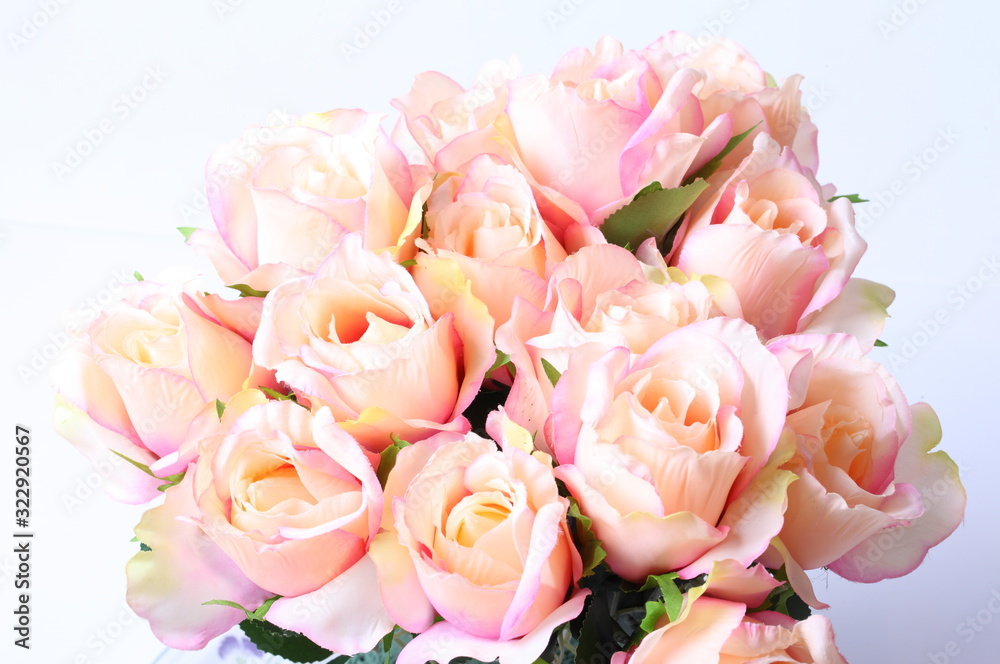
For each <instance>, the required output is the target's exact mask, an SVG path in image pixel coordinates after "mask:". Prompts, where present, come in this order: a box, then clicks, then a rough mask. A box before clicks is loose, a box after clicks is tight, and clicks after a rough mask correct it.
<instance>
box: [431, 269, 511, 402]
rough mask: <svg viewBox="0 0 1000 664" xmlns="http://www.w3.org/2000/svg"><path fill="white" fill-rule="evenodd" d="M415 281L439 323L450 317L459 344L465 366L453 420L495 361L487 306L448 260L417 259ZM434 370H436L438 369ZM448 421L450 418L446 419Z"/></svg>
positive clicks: (492, 325) (470, 398)
mask: <svg viewBox="0 0 1000 664" xmlns="http://www.w3.org/2000/svg"><path fill="white" fill-rule="evenodd" d="M417 260H418V262H417V266H416V267H415V274H416V275H417V276H416V277H415V281H416V283H417V285H418V287H419V288H420V290H421V292H422V293H423V294H424V297H426V298H427V303H428V305H429V306H430V310H431V314H432V315H433V316H434V317H435V318H436V319H438V323H440V322H441V321H440V319H441V318H442V317H447V316H448V314H451V315H452V317H453V318H452V321H453V325H454V327H455V330H456V332H457V333H458V337H459V339H460V340H461V344H462V353H461V355H462V363H463V366H464V369H465V370H464V372H463V378H462V384H461V386H460V389H459V393H458V396H457V398H456V400H455V402H454V404H455V406H454V414H453V416H454V417H457V416H459V415H460V414H461V413H462V411H464V410H465V409H466V407H468V405H469V404H470V403H472V400H473V399H475V397H476V394H478V393H479V388H480V387H482V384H483V379H484V378H485V377H486V372H487V371H488V370H489V368H490V367H491V366H493V362H494V361H496V348H495V347H494V345H493V330H494V321H493V317H492V316H490V313H489V311H488V310H487V308H486V305H485V304H483V302H482V300H480V299H479V298H477V297H476V296H475V295H474V294H473V289H472V284H471V282H470V281H469V280H468V278H466V276H465V275H464V274H463V273H462V270H461V269H460V267H459V265H458V264H457V263H455V262H453V261H449V260H429V261H426V262H425V261H424V259H423V258H418V259H417ZM434 369H435V370H439V369H438V368H437V367H435V368H434ZM449 419H450V418H449Z"/></svg>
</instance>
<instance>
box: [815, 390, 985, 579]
mask: <svg viewBox="0 0 1000 664" xmlns="http://www.w3.org/2000/svg"><path fill="white" fill-rule="evenodd" d="M911 412H912V417H913V431H912V433H911V434H910V436H909V437H908V438H907V440H906V442H905V443H903V447H902V448H901V449H900V451H899V456H898V457H897V458H896V466H895V476H896V479H897V480H898V481H903V482H908V483H909V484H911V485H913V487H915V488H916V490H917V491H919V493H920V496H921V497H922V498H923V502H924V513H923V514H922V515H921V516H920V517H918V518H916V519H914V520H913V521H912V522H911V523H910V525H908V526H897V527H895V528H891V529H889V530H888V531H885V532H882V533H879V534H876V535H873V536H872V537H870V538H869V539H868V540H867V541H865V542H862V543H861V544H859V545H858V546H856V547H854V549H852V550H851V551H849V552H848V553H847V554H846V555H844V556H843V557H842V558H840V559H839V560H837V561H835V562H834V563H832V564H831V565H830V569H831V570H833V571H834V572H836V573H837V574H839V575H840V576H842V577H844V578H845V579H849V580H851V581H860V582H862V583H874V582H876V581H881V580H882V579H891V578H896V577H899V576H903V575H905V574H909V573H910V572H912V571H913V570H914V569H916V568H917V566H919V565H920V563H921V562H922V561H923V559H924V557H925V556H926V555H927V551H928V550H929V549H931V548H932V547H934V546H936V545H938V544H940V543H941V542H942V541H944V539H945V538H946V537H948V536H949V535H951V533H953V532H954V531H955V529H956V528H958V526H959V524H960V523H961V522H962V519H963V518H964V516H965V502H966V493H965V488H964V487H963V486H962V482H961V480H960V479H959V475H958V466H957V465H956V464H955V462H954V461H952V460H951V458H950V457H949V456H948V455H947V454H946V453H945V452H943V451H940V450H939V451H937V452H932V450H933V449H934V448H935V447H936V446H937V444H938V443H940V442H941V423H940V422H939V421H938V418H937V415H936V414H935V413H934V411H933V410H932V409H931V407H930V406H928V405H927V404H924V403H918V404H914V405H913V406H912V408H911Z"/></svg>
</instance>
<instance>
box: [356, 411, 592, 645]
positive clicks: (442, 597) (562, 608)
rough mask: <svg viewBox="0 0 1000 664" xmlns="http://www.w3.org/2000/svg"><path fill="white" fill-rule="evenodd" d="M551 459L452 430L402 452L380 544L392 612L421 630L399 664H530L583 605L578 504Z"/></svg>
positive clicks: (375, 551) (377, 556) (377, 550)
mask: <svg viewBox="0 0 1000 664" xmlns="http://www.w3.org/2000/svg"><path fill="white" fill-rule="evenodd" d="M494 422H495V418H491V424H490V428H491V429H493V428H495V427H494V426H493V424H494ZM505 426H509V423H508V424H507V425H505ZM520 433H521V434H522V437H523V436H527V432H525V431H524V430H523V429H522V430H520ZM494 435H495V436H496V433H495V432H494ZM501 437H502V436H501ZM527 438H528V440H530V436H527ZM546 460H547V459H545V458H544V457H543V458H542V459H539V458H535V457H533V456H532V455H531V454H529V453H528V452H527V451H525V450H523V449H519V448H517V447H514V446H512V445H510V446H505V448H504V450H503V451H501V450H498V449H497V447H496V444H495V443H494V442H493V441H490V440H486V439H483V438H480V437H479V436H476V435H474V434H468V435H466V436H464V437H462V436H458V435H456V434H451V433H442V434H438V435H437V436H434V437H433V438H430V439H427V440H425V441H422V442H419V443H416V444H414V445H413V446H411V447H407V448H405V449H403V450H402V451H401V452H400V454H399V457H398V459H397V462H396V466H395V467H394V468H393V470H392V472H391V473H390V474H389V480H388V482H387V484H386V495H387V496H388V501H390V502H391V505H392V507H391V513H390V512H388V511H387V513H386V518H385V521H384V522H383V528H385V531H384V532H383V533H382V534H380V535H379V536H378V537H377V538H376V540H375V543H374V544H373V545H372V556H373V558H374V560H375V562H376V565H377V566H378V569H379V582H380V587H381V592H382V596H383V598H384V600H385V603H386V607H387V609H388V610H389V611H390V615H391V616H392V618H393V620H395V621H396V623H397V624H398V625H400V626H401V627H403V628H404V629H407V630H409V631H413V632H416V633H418V634H419V635H418V636H417V637H416V638H415V639H413V641H412V642H410V643H409V644H408V645H407V646H406V647H405V648H404V649H403V652H402V653H401V654H400V656H399V662H400V664H415V663H422V662H425V661H427V660H429V659H436V660H438V661H448V660H450V659H452V658H453V657H458V656H466V657H472V658H474V659H478V660H481V661H492V660H493V659H496V658H497V657H499V658H500V660H501V661H502V662H505V664H514V663H517V662H524V663H525V664H531V663H532V662H534V661H535V659H537V658H538V656H539V655H540V654H541V652H542V650H544V648H545V646H546V644H547V643H548V641H549V637H550V636H551V634H552V631H553V629H554V628H555V627H557V626H558V625H560V624H562V623H564V622H566V621H568V620H571V619H572V618H574V617H576V616H577V615H578V614H579V612H580V611H581V610H582V607H583V600H584V598H585V594H586V593H584V592H583V591H576V592H575V593H573V594H572V596H570V597H569V599H567V597H568V596H569V595H570V593H571V592H572V591H573V589H574V588H575V587H576V584H577V582H578V581H579V579H580V576H581V573H582V563H581V560H580V555H579V553H578V552H577V551H576V548H575V546H574V544H573V541H572V539H571V537H570V533H569V529H568V525H567V522H566V512H567V509H568V506H569V503H568V501H567V500H566V499H565V498H563V497H561V496H560V495H559V492H558V489H557V487H556V482H555V477H553V474H552V467H551V465H550V463H546ZM435 616H440V617H441V618H443V620H442V621H439V622H434V620H435Z"/></svg>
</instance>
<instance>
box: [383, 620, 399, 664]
mask: <svg viewBox="0 0 1000 664" xmlns="http://www.w3.org/2000/svg"><path fill="white" fill-rule="evenodd" d="M395 640H396V626H395V625H393V626H392V629H390V630H389V633H388V634H386V635H385V636H383V637H382V651H383V652H384V653H385V664H390V663H391V662H392V642H393V641H395Z"/></svg>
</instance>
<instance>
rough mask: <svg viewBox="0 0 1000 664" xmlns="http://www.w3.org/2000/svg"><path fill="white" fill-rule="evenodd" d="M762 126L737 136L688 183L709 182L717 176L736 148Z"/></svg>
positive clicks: (689, 179)
mask: <svg viewBox="0 0 1000 664" xmlns="http://www.w3.org/2000/svg"><path fill="white" fill-rule="evenodd" d="M758 126H760V122H758V123H757V124H755V125H754V126H752V127H750V128H749V129H747V130H746V131H744V132H741V133H739V134H736V135H735V136H733V137H732V138H730V139H729V141H728V142H727V143H726V147H724V148H722V151H721V152H719V154H717V155H715V156H714V157H712V158H711V159H709V160H708V162H707V163H706V164H705V165H704V166H702V167H701V168H699V169H698V172H697V173H695V174H694V175H692V176H691V177H690V178H688V182H696V181H697V180H699V179H704V180H707V179H708V178H709V177H711V176H712V175H714V174H715V172H716V171H717V170H719V167H720V166H722V160H723V159H725V158H726V157H728V156H729V153H730V152H732V151H733V150H735V149H736V146H737V145H739V144H740V143H742V142H743V140H744V139H745V138H746V137H747V136H749V135H750V133H751V132H752V131H753V130H754V129H756V128H757V127H758Z"/></svg>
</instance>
